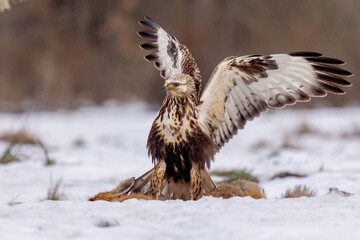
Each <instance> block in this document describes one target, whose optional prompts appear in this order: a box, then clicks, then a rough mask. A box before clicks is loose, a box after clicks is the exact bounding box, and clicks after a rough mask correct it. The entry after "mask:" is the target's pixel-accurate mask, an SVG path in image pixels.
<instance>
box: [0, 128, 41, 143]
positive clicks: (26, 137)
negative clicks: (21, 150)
mask: <svg viewBox="0 0 360 240" xmlns="http://www.w3.org/2000/svg"><path fill="white" fill-rule="evenodd" d="M0 140H1V141H4V142H9V143H13V144H19V145H20V144H30V145H37V144H38V139H36V138H35V137H33V136H31V135H30V134H29V133H27V132H26V131H25V130H20V131H18V132H15V133H5V134H3V135H1V136H0Z"/></svg>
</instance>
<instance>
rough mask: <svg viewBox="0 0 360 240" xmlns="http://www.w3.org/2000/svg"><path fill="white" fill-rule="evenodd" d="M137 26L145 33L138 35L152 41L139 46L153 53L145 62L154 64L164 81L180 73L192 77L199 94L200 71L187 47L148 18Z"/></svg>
mask: <svg viewBox="0 0 360 240" xmlns="http://www.w3.org/2000/svg"><path fill="white" fill-rule="evenodd" d="M139 24H140V26H142V27H143V28H144V29H145V30H146V31H143V32H138V35H139V36H140V37H142V38H145V39H147V40H150V41H152V42H149V43H144V44H141V45H140V48H142V49H145V50H150V51H153V53H151V54H149V55H147V56H146V57H145V60H147V61H150V62H154V66H155V67H156V68H157V69H159V70H160V75H161V77H162V78H164V79H165V80H166V79H168V78H170V77H172V76H175V75H176V74H180V73H184V74H188V75H190V76H192V77H194V78H195V84H196V87H197V90H198V93H199V94H200V84H201V77H200V71H199V68H198V67H197V64H196V62H195V60H194V58H193V57H192V55H191V53H190V52H189V50H188V49H187V47H185V46H184V45H182V44H181V43H180V42H179V41H178V40H177V39H176V38H175V37H174V36H170V35H169V34H168V33H167V32H166V31H165V30H164V29H162V28H161V27H160V25H159V24H157V23H156V22H155V21H154V20H152V19H151V18H149V17H145V20H143V21H139Z"/></svg>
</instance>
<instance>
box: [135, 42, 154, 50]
mask: <svg viewBox="0 0 360 240" xmlns="http://www.w3.org/2000/svg"><path fill="white" fill-rule="evenodd" d="M139 47H140V48H141V49H144V50H156V49H157V48H158V47H157V44H156V43H143V44H141V45H140V46H139Z"/></svg>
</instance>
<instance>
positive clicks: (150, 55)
mask: <svg viewBox="0 0 360 240" xmlns="http://www.w3.org/2000/svg"><path fill="white" fill-rule="evenodd" d="M144 58H145V60H146V61H148V62H153V61H155V60H156V59H157V58H158V56H157V55H156V53H152V54H149V55H147V56H145V57H144Z"/></svg>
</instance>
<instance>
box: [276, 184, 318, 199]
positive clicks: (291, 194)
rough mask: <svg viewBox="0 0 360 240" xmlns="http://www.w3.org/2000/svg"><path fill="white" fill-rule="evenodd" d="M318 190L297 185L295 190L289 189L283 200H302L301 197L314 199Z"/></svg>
mask: <svg viewBox="0 0 360 240" xmlns="http://www.w3.org/2000/svg"><path fill="white" fill-rule="evenodd" d="M315 195H316V190H314V189H310V188H309V187H308V186H305V185H304V186H301V185H296V186H295V187H294V188H293V189H287V190H286V192H285V193H284V194H283V195H282V196H281V198H300V197H314V196H315Z"/></svg>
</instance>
